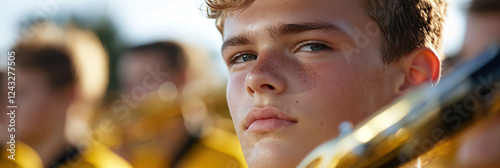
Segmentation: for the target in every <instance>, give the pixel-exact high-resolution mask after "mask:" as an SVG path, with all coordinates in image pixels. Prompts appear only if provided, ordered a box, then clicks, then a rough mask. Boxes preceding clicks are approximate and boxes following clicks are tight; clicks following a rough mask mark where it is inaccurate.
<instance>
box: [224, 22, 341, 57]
mask: <svg viewBox="0 0 500 168" xmlns="http://www.w3.org/2000/svg"><path fill="white" fill-rule="evenodd" d="M267 30H268V32H269V34H270V35H271V37H273V38H275V39H276V38H278V37H281V36H285V35H291V34H299V33H302V32H306V31H312V30H319V31H326V32H329V33H335V34H347V33H346V32H345V31H343V30H342V29H341V28H340V27H338V26H336V25H333V24H329V23H324V22H307V23H294V24H280V25H277V26H273V27H270V28H268V29H267ZM249 44H255V37H253V36H250V35H249V34H248V33H243V34H240V35H237V36H234V37H231V38H229V39H227V40H226V41H224V43H223V44H222V47H221V51H224V49H225V48H227V47H232V46H241V45H249Z"/></svg>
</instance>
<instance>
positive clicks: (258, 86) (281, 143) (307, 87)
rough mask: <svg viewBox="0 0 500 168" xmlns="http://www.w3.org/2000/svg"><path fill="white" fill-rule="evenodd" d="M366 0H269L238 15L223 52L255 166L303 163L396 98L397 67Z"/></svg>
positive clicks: (239, 124)
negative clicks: (342, 126)
mask: <svg viewBox="0 0 500 168" xmlns="http://www.w3.org/2000/svg"><path fill="white" fill-rule="evenodd" d="M381 36H382V34H381V32H380V30H379V27H378V25H377V24H376V23H375V22H374V21H373V20H372V19H371V18H370V16H369V15H368V14H367V12H366V11H365V8H364V7H363V6H362V4H361V1H358V0H309V1H303V0H290V1H286V2H284V1H279V0H266V1H256V2H255V3H253V4H251V5H250V6H248V7H246V8H245V9H243V10H238V11H236V12H232V13H230V15H229V17H228V18H227V19H226V21H225V28H224V45H223V50H222V53H223V57H224V60H225V61H226V63H227V64H228V68H229V74H230V75H229V83H228V88H227V97H228V101H229V107H230V110H231V115H232V117H233V120H234V124H235V127H236V131H237V134H238V137H239V139H240V141H241V145H242V148H243V151H244V154H245V158H246V160H247V163H248V164H249V166H250V167H295V166H296V165H297V164H298V163H299V162H300V161H301V160H302V159H303V157H305V156H306V155H307V154H308V153H309V152H310V151H311V150H312V149H313V148H314V147H316V146H317V145H319V144H320V143H322V142H324V141H326V140H329V139H331V138H334V137H335V136H336V135H337V133H338V131H337V130H338V128H337V126H338V125H339V123H341V122H342V121H351V122H353V123H357V122H359V121H360V120H362V119H364V118H365V117H367V116H368V115H370V114H371V113H372V112H374V111H375V110H377V109H379V108H380V107H382V106H384V105H386V104H387V103H388V102H390V101H391V100H392V98H393V96H394V94H395V92H396V91H397V85H396V82H393V81H395V78H394V77H395V74H397V73H395V72H394V71H395V70H394V68H392V67H391V66H390V65H387V64H384V63H383V62H382V55H381V52H380V42H381Z"/></svg>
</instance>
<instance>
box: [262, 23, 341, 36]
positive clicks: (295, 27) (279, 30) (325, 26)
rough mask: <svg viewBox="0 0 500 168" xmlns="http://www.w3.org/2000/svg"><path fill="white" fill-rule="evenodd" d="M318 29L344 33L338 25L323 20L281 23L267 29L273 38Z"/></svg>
mask: <svg viewBox="0 0 500 168" xmlns="http://www.w3.org/2000/svg"><path fill="white" fill-rule="evenodd" d="M312 30H319V31H326V32H331V33H340V34H346V33H345V32H344V31H343V30H342V29H341V28H340V27H338V26H336V25H333V24H330V23H324V22H308V23H299V24H281V25H279V26H277V27H271V28H269V29H268V31H269V32H270V34H271V36H272V37H273V38H277V37H280V36H285V35H291V34H299V33H302V32H306V31H312Z"/></svg>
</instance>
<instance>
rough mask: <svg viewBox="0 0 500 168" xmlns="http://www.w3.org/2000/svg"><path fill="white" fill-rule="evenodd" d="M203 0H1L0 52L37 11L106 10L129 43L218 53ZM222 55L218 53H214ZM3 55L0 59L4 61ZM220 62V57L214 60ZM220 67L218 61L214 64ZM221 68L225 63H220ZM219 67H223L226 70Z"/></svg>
mask: <svg viewBox="0 0 500 168" xmlns="http://www.w3.org/2000/svg"><path fill="white" fill-rule="evenodd" d="M469 1H470V0H449V10H448V21H447V24H446V28H445V35H444V37H445V41H444V42H445V44H444V45H445V52H446V53H448V54H449V55H450V54H455V53H456V52H458V50H459V49H460V47H461V45H462V42H463V40H462V39H463V38H464V33H465V13H464V11H465V7H466V5H465V4H466V3H467V2H469ZM203 2H204V1H203V0H141V1H132V0H108V1H102V0H16V1H11V0H2V1H0V22H1V23H0V53H5V54H6V52H7V50H8V48H9V47H11V46H12V43H13V42H14V40H15V37H16V35H17V33H18V31H17V26H18V25H19V23H20V21H22V20H23V19H25V18H36V17H39V16H42V17H48V18H54V17H56V16H57V17H67V16H69V14H71V13H77V14H80V15H85V16H90V17H91V16H98V15H99V14H107V15H109V16H110V17H111V20H112V21H113V22H114V23H115V24H116V25H117V26H118V27H119V28H120V30H119V34H120V35H121V36H122V37H123V38H122V39H124V40H125V42H126V43H127V44H131V45H134V44H140V43H145V42H151V41H154V40H164V39H171V40H181V41H184V42H191V43H195V44H198V45H201V46H205V47H207V49H209V50H210V51H212V52H213V53H220V45H221V43H222V38H221V37H220V34H219V32H218V31H217V29H216V28H215V25H214V22H215V21H214V20H213V19H207V18H205V17H204V15H203V11H201V10H200V8H201V6H202V4H203ZM217 58H218V59H220V57H217ZM5 62H6V59H1V60H0V63H1V64H2V65H4V64H5ZM217 62H218V63H220V64H222V60H221V59H220V60H217ZM218 67H221V66H218ZM223 69H225V68H223ZM223 69H221V70H222V71H224V70H223Z"/></svg>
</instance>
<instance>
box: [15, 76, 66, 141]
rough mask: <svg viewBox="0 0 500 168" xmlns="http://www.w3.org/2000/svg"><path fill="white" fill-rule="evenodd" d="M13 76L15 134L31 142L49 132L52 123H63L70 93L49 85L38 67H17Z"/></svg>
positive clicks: (52, 125)
mask: <svg viewBox="0 0 500 168" xmlns="http://www.w3.org/2000/svg"><path fill="white" fill-rule="evenodd" d="M16 77H17V78H16V80H17V83H16V86H17V87H16V89H17V90H16V93H17V94H18V95H16V99H17V105H18V110H17V113H16V138H19V140H21V141H25V142H28V143H31V142H33V141H38V140H40V139H42V137H46V136H50V132H51V131H56V130H54V126H58V125H61V124H64V121H65V116H66V111H67V108H68V106H69V104H70V102H71V101H72V100H73V98H72V93H70V91H69V90H68V89H67V87H66V88H57V89H54V88H52V87H51V86H50V84H49V82H48V80H47V75H45V74H44V73H42V72H41V71H37V70H34V69H26V68H18V70H17V74H16Z"/></svg>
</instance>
